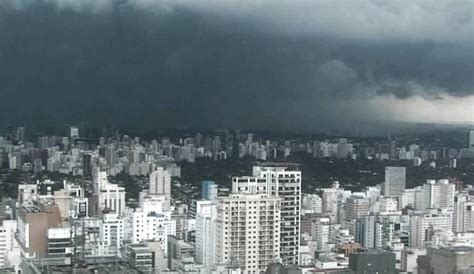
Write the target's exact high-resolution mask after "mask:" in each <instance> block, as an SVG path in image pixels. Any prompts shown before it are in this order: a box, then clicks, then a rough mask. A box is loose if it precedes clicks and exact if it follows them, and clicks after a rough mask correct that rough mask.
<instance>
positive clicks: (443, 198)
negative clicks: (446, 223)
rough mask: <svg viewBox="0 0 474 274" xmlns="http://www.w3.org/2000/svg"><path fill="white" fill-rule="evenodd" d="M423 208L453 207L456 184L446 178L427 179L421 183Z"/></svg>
mask: <svg viewBox="0 0 474 274" xmlns="http://www.w3.org/2000/svg"><path fill="white" fill-rule="evenodd" d="M423 193H424V198H425V203H424V205H425V208H447V209H453V207H454V195H455V194H456V186H455V185H454V184H450V183H449V181H448V180H438V181H435V180H428V181H427V183H426V184H424V185H423Z"/></svg>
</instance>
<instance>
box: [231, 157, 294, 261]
mask: <svg viewBox="0 0 474 274" xmlns="http://www.w3.org/2000/svg"><path fill="white" fill-rule="evenodd" d="M297 169H298V165H295V164H290V163H266V164H262V165H258V166H254V167H253V176H252V177H234V178H232V180H233V184H232V192H233V193H241V192H242V191H243V192H245V191H250V190H251V189H255V191H256V193H258V194H267V195H269V196H276V197H280V198H282V199H283V201H282V203H281V216H282V218H281V223H282V227H281V230H280V231H279V233H280V240H281V247H280V256H281V259H282V261H283V263H284V264H298V262H299V246H300V229H301V228H300V220H301V217H300V211H301V171H299V170H297Z"/></svg>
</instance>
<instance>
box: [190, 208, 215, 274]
mask: <svg viewBox="0 0 474 274" xmlns="http://www.w3.org/2000/svg"><path fill="white" fill-rule="evenodd" d="M216 218H217V208H216V203H215V202H214V201H208V200H206V201H197V202H196V229H195V231H196V234H195V237H196V238H195V247H194V253H195V260H196V263H198V264H201V265H202V266H203V268H204V269H205V270H206V271H210V270H211V268H212V267H213V266H214V264H215V259H216V254H215V252H216V224H215V221H216Z"/></svg>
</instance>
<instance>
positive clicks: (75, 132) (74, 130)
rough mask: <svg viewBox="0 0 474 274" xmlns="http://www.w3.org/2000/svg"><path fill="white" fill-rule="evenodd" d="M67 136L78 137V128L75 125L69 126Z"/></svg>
mask: <svg viewBox="0 0 474 274" xmlns="http://www.w3.org/2000/svg"><path fill="white" fill-rule="evenodd" d="M69 137H71V138H77V137H79V128H78V127H77V126H72V127H70V128H69Z"/></svg>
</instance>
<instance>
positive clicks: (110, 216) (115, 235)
mask: <svg viewBox="0 0 474 274" xmlns="http://www.w3.org/2000/svg"><path fill="white" fill-rule="evenodd" d="M123 235H124V220H123V219H122V218H120V217H119V216H118V214H117V213H107V214H104V215H103V216H102V222H101V223H100V228H99V237H100V241H99V244H100V245H101V246H103V247H104V252H103V253H104V255H106V256H118V254H120V248H121V247H122V245H123Z"/></svg>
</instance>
